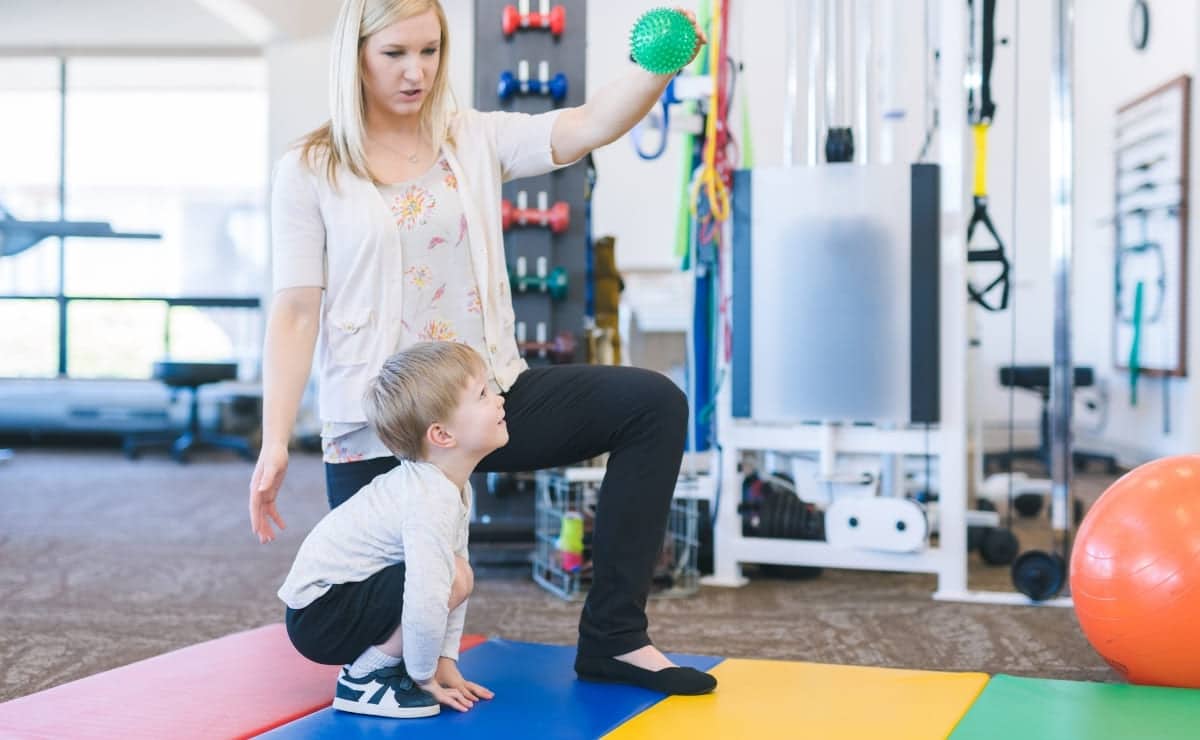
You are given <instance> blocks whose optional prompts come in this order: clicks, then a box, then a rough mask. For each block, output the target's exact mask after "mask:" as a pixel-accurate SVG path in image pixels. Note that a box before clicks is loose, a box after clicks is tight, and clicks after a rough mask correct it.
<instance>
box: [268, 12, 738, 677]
mask: <svg viewBox="0 0 1200 740" xmlns="http://www.w3.org/2000/svg"><path fill="white" fill-rule="evenodd" d="M689 17H690V14H689ZM693 24H694V20H693ZM696 30H697V33H698V35H699V29H696ZM699 38H700V41H699V43H697V46H696V51H699V49H700V46H701V44H702V43H703V36H702V35H699ZM450 45H451V44H450V29H449V28H448V26H447V23H446V16H445V13H444V12H443V10H442V8H441V5H440V4H439V3H438V1H437V0H346V1H345V2H344V4H343V6H342V8H341V11H340V14H339V16H338V21H337V25H336V27H335V30H334V37H333V50H332V55H331V57H332V58H331V74H330V82H331V90H330V106H331V111H330V113H331V115H330V121H329V123H328V124H326V125H325V126H322V127H321V128H319V129H317V130H316V131H314V132H312V133H311V134H309V135H308V136H307V137H306V138H305V139H304V140H303V141H302V143H301V144H300V145H299V146H297V147H296V148H295V149H293V150H292V151H290V152H288V153H287V154H285V155H284V157H283V158H282V159H281V160H280V162H279V163H278V166H277V168H276V172H275V182H274V186H273V192H272V200H271V218H272V244H273V250H274V285H273V287H274V290H275V295H274V300H273V305H272V310H271V317H270V320H269V322H268V326H267V336H266V341H265V349H264V355H265V357H264V381H263V386H264V408H263V445H262V452H261V453H260V455H259V459H258V464H257V466H256V467H255V471H254V476H253V478H252V480H251V483H250V519H251V525H252V527H253V530H254V532H255V533H256V534H257V535H258V537H259V539H260V541H262V542H269V541H271V540H272V539H273V538H274V536H275V527H279V528H282V527H283V526H284V522H283V519H282V518H281V516H280V514H279V511H278V509H277V507H276V500H277V497H278V494H279V489H280V485H281V484H282V482H283V479H284V475H285V473H286V471H287V464H288V452H287V442H288V439H289V437H290V435H291V431H292V426H293V424H294V423H295V418H296V412H297V409H298V406H299V402H300V397H301V393H302V391H303V388H304V385H305V383H306V382H307V379H308V374H309V368H310V367H311V364H312V362H311V360H312V354H313V351H314V347H315V348H316V349H317V351H318V353H319V358H320V363H319V366H320V379H319V380H320V396H319V413H320V417H321V420H322V441H323V446H324V459H325V463H326V465H325V471H326V488H327V495H328V497H329V503H330V506H331V508H332V507H336V506H338V505H339V504H340V503H342V502H343V501H345V500H346V499H348V498H349V497H350V496H352V495H354V494H355V493H356V492H357V491H358V490H359V489H361V488H362V487H363V486H364V485H366V484H367V483H369V482H370V481H371V480H372V479H374V478H375V477H376V476H377V475H380V474H382V473H385V472H387V471H388V470H390V469H392V468H393V467H395V466H396V465H398V464H401V462H400V461H399V460H398V459H397V458H396V457H395V456H394V455H393V454H392V453H391V452H390V451H389V450H388V449H387V447H386V446H384V445H383V443H382V442H381V441H380V440H379V439H378V437H376V436H375V435H374V434H373V432H372V431H371V429H370V428H369V427H368V425H367V422H366V418H365V416H364V413H363V408H362V401H361V400H362V395H363V391H364V389H365V387H366V385H367V381H368V379H369V378H371V377H372V376H373V375H374V374H375V373H377V372H378V371H379V368H380V367H381V366H382V364H383V361H384V360H385V359H386V358H387V357H388V356H389V355H391V354H392V353H393V352H395V351H397V350H400V349H403V348H405V347H407V346H410V345H411V344H413V343H416V342H418V341H425V340H448V341H456V342H462V343H465V344H467V345H469V346H471V347H473V348H474V349H476V350H477V351H478V352H479V354H480V355H481V356H482V357H483V358H484V360H485V362H486V363H487V369H488V382H489V385H490V386H491V387H492V390H493V391H494V392H496V393H500V394H502V395H503V396H504V401H505V408H506V421H507V425H508V430H509V437H510V439H509V443H508V444H507V445H506V446H504V447H502V448H501V449H499V450H497V451H495V452H493V453H492V454H490V455H488V456H487V457H485V458H484V459H483V461H482V462H481V463H480V464H479V466H478V468H477V470H479V471H499V472H514V471H525V470H536V469H540V468H546V467H553V466H558V465H567V464H571V463H575V462H578V461H581V460H586V459H588V458H591V457H594V456H596V455H599V454H601V453H605V452H608V453H611V454H610V457H609V463H608V470H607V473H606V475H605V480H604V483H603V486H602V488H601V491H600V495H599V505H598V511H597V516H596V527H595V531H594V534H593V541H592V552H593V563H594V582H593V586H592V589H591V591H590V592H589V594H588V598H587V601H586V603H585V604H584V607H583V613H582V616H581V618H580V626H579V645H578V656H577V658H576V663H575V670H576V673H577V674H578V675H579V676H580V677H581V678H585V679H591V680H600V681H616V682H621V683H630V684H635V685H640V686H645V687H648V688H653V689H657V690H660V691H663V692H666V693H704V692H707V691H711V690H712V688H713V687H714V686H715V685H716V683H715V681H714V680H713V679H712V678H711V677H710V676H708V675H707V674H704V673H700V672H698V671H694V670H692V669H690V668H679V667H676V666H675V665H674V664H673V663H672V662H671V661H670V659H668V658H667V657H666V656H665V655H664V654H663V653H662V652H660V651H659V650H658V649H657V648H656V647H654V645H653V644H652V643H651V641H650V638H649V635H648V633H647V619H646V613H645V605H646V598H647V595H648V593H649V589H650V582H651V577H652V575H653V568H654V562H655V557H656V554H657V551H658V549H659V546H660V544H661V543H662V540H663V535H664V532H665V529H666V522H667V513H668V509H669V506H670V500H671V495H672V492H673V490H674V485H675V479H676V477H677V475H678V472H679V465H680V461H681V458H682V454H683V445H684V440H685V436H686V426H687V415H688V409H687V399H686V397H685V396H684V395H683V394H682V393H681V392H680V391H679V390H678V388H676V387H675V386H674V385H673V384H672V383H671V382H670V381H669V380H668V379H667V378H665V377H664V376H662V375H660V374H658V373H654V372H650V371H646V370H640V369H635V368H623V367H600V366H583V365H561V366H557V367H548V368H533V369H530V368H529V367H528V366H527V365H526V364H525V362H524V361H523V360H522V358H521V355H520V353H519V351H518V348H517V344H516V340H515V336H514V334H515V332H514V317H513V307H512V296H511V295H510V294H509V289H508V274H507V268H506V265H505V256H504V242H503V233H502V230H501V219H500V198H501V196H500V188H501V184H502V183H503V182H505V181H508V180H513V179H516V178H521V177H528V176H532V175H539V174H543V173H546V172H550V171H552V170H555V169H557V168H560V167H565V166H567V165H569V164H571V163H573V162H575V161H577V160H579V159H580V158H581V157H583V156H585V155H586V154H587V153H588V152H590V151H592V150H593V149H595V148H596V147H600V146H604V145H606V144H609V143H611V142H613V141H615V140H616V139H618V138H619V137H621V136H622V135H624V134H625V133H626V132H627V131H628V130H629V129H630V128H632V127H633V125H634V124H635V123H636V122H637V121H638V120H640V119H641V118H642V117H643V116H644V115H645V114H646V112H647V111H648V110H649V109H650V108H651V107H652V106H653V105H654V103H655V101H656V100H657V99H658V97H659V95H660V94H661V93H662V91H663V89H664V88H665V86H666V84H667V82H668V80H669V78H670V76H669V75H654V74H651V73H650V72H647V71H645V70H642V69H640V68H635V67H632V66H631V68H630V69H629V70H628V71H627V72H625V73H624V74H623V75H621V76H620V77H619V78H618V79H616V80H615V81H613V82H612V83H610V84H609V85H607V86H605V87H603V88H601V89H600V90H599V91H598V92H597V93H596V94H595V95H593V96H592V98H591V99H590V100H588V101H587V102H586V103H585V104H583V105H581V106H579V107H576V108H566V109H561V110H556V111H553V112H550V113H546V114H542V115H536V116H529V115H524V114H515V113H503V112H492V113H481V112H479V111H475V110H458V111H456V110H455V109H454V108H453V102H452V97H453V96H452V94H451V91H450V89H449V85H448V82H447V75H448V72H449V69H448V63H447V59H448V54H449V52H450ZM439 681H440V682H442V683H443V685H448V686H452V687H455V688H460V689H462V688H463V684H462V679H461V676H459V675H458V672H457V671H447V672H446V674H445V675H441V673H439Z"/></svg>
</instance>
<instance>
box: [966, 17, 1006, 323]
mask: <svg viewBox="0 0 1200 740" xmlns="http://www.w3.org/2000/svg"><path fill="white" fill-rule="evenodd" d="M967 4H968V5H969V6H970V8H971V58H972V66H973V67H976V72H977V74H975V75H973V77H974V79H975V80H976V83H975V84H973V85H972V87H971V90H970V92H969V94H968V97H967V111H968V116H969V118H970V123H971V129H972V131H973V132H974V134H975V188H974V193H973V195H974V198H973V200H974V210H973V211H972V213H971V222H970V223H969V224H968V225H967V262H968V263H982V262H994V263H996V264H998V265H999V266H1000V274H999V275H997V276H996V278H995V279H993V280H992V281H991V282H990V283H988V284H987V285H985V286H984V287H983V288H978V287H976V286H975V285H974V284H972V283H971V282H970V281H969V280H968V281H967V295H969V296H970V298H971V300H972V301H975V302H976V303H978V304H979V305H980V306H982V307H983V308H985V309H987V310H988V311H1003V310H1004V309H1006V308H1008V293H1009V263H1008V257H1007V256H1006V255H1005V252H1004V242H1003V240H1001V239H1000V235H999V234H998V233H996V227H995V226H993V225H992V219H991V217H990V216H989V215H988V209H987V205H988V196H987V153H988V129H989V128H991V125H992V119H993V118H994V117H995V115H996V104H995V102H994V101H993V100H992V61H993V58H994V57H995V46H996V28H995V26H996V23H995V21H996V0H967ZM980 6H982V11H983V12H982V13H979V12H978V11H979V10H980ZM1014 206H1015V204H1014ZM979 226H982V227H983V228H984V229H986V230H987V233H988V234H990V235H991V238H992V241H993V244H991V245H989V246H983V247H980V246H975V245H973V244H972V242H971V238H972V237H973V236H974V235H975V230H976V228H977V227H979ZM997 290H998V291H999V293H1000V295H999V299H998V300H997V299H995V298H989V295H991V294H993V293H994V292H995V291H997Z"/></svg>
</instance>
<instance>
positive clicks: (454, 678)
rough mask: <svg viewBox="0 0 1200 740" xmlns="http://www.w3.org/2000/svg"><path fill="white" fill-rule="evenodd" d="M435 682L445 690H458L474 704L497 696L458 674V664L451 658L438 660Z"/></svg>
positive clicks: (434, 676)
mask: <svg viewBox="0 0 1200 740" xmlns="http://www.w3.org/2000/svg"><path fill="white" fill-rule="evenodd" d="M433 680H434V681H435V682H436V683H438V684H440V685H441V686H443V687H444V688H447V689H457V690H458V691H459V692H460V693H461V694H462V695H463V696H464V697H466V698H468V699H470V700H471V701H472V702H476V701H479V700H480V699H491V698H492V697H493V696H495V694H494V693H492V691H491V690H490V689H488V688H487V687H486V686H480V685H479V684H477V683H475V682H474V681H468V680H467V679H465V678H463V677H462V674H461V673H459V672H458V663H457V662H455V661H453V660H450V659H449V658H438V666H437V672H436V673H434V674H433ZM422 688H424V687H422Z"/></svg>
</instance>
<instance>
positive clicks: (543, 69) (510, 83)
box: [496, 59, 567, 103]
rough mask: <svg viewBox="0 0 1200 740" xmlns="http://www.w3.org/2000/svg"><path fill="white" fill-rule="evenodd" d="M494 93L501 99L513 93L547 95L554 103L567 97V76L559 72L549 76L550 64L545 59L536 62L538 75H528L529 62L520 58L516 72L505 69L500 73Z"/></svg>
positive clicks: (505, 98) (506, 98) (509, 96)
mask: <svg viewBox="0 0 1200 740" xmlns="http://www.w3.org/2000/svg"><path fill="white" fill-rule="evenodd" d="M496 94H497V95H498V96H500V99H501V100H508V99H509V98H511V97H512V96H514V95H517V94H521V95H549V96H550V97H551V98H553V99H554V101H555V102H556V103H558V102H562V101H563V100H565V99H566V97H567V76H566V75H565V74H562V73H561V72H560V73H558V74H556V75H554V77H551V76H550V64H549V63H548V62H546V61H544V60H543V61H542V62H539V63H538V76H537V78H536V79H530V77H529V62H528V61H526V60H524V59H522V60H521V61H520V62H518V63H517V73H516V74H515V75H514V74H513V73H512V72H510V71H507V70H505V71H504V72H501V73H500V82H499V84H498V85H497V86H496Z"/></svg>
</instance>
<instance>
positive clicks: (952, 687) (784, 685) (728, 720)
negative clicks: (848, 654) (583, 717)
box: [606, 660, 988, 740]
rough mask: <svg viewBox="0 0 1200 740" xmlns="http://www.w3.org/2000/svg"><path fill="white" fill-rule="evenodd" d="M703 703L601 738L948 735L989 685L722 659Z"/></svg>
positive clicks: (651, 712) (959, 678)
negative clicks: (714, 681)
mask: <svg viewBox="0 0 1200 740" xmlns="http://www.w3.org/2000/svg"><path fill="white" fill-rule="evenodd" d="M709 673H711V674H712V675H714V676H716V678H717V680H718V681H719V682H720V683H719V685H718V686H717V690H716V691H715V692H714V693H712V694H709V695H708V696H672V697H669V698H667V699H666V700H664V701H661V702H659V703H658V704H656V705H654V706H653V707H651V708H649V709H647V710H646V711H645V712H642V713H641V714H639V715H637V716H636V717H634V718H633V719H631V720H629V721H628V722H626V723H625V724H623V725H621V726H620V727H618V728H617V729H616V730H614V731H613V732H611V733H609V734H608V735H606V737H607V738H618V739H625V738H663V737H686V738H721V739H722V740H727V739H728V738H743V737H744V738H755V739H758V738H814V739H819V740H836V739H838V738H864V740H884V738H886V740H905V739H906V738H912V739H913V740H935V739H936V738H944V737H946V736H947V735H949V734H950V732H951V731H952V730H953V729H954V726H955V725H956V724H957V723H958V721H959V720H960V719H962V717H963V715H964V714H966V712H967V710H968V709H969V708H970V707H971V704H972V703H973V702H974V701H975V698H976V697H978V696H979V694H980V692H981V691H983V687H984V686H985V685H986V684H987V682H988V676H987V674H985V673H941V672H935V671H908V670H900V669H896V668H867V667H861V666H843V665H821V664H819V663H791V662H782V661H771V660H726V661H724V662H722V663H720V664H719V665H717V666H716V667H714V668H713V669H712V670H711V671H709Z"/></svg>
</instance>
